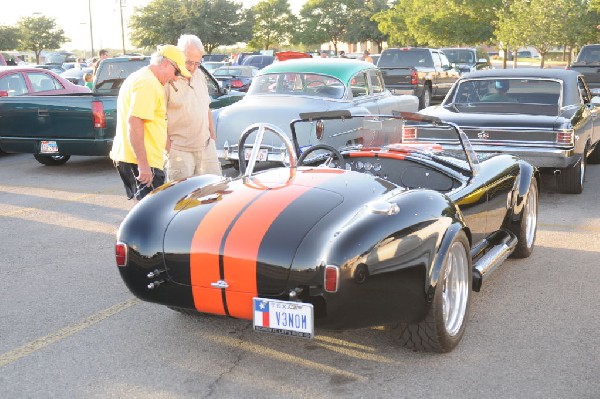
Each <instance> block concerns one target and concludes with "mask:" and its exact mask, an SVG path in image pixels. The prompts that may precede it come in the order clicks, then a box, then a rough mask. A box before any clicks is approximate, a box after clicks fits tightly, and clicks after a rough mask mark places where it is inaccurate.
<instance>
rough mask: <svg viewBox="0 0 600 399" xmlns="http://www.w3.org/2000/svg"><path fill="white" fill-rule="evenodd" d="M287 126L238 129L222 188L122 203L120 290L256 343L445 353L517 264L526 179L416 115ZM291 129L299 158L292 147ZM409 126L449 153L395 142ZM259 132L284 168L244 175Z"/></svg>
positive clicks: (520, 170)
mask: <svg viewBox="0 0 600 399" xmlns="http://www.w3.org/2000/svg"><path fill="white" fill-rule="evenodd" d="M300 118H301V119H300V120H296V121H293V122H292V124H291V126H290V128H291V130H292V132H293V135H292V137H293V139H292V141H290V140H289V138H288V136H287V134H286V133H285V132H283V131H282V130H280V129H279V128H277V127H275V126H273V125H269V124H262V123H259V124H254V125H252V126H250V127H248V128H247V129H246V130H245V131H244V132H243V133H242V135H241V137H240V142H239V148H245V144H246V142H247V141H248V142H251V141H252V140H251V139H254V141H253V142H254V144H253V149H252V151H251V154H250V156H249V160H248V165H247V166H246V164H245V162H241V163H240V176H239V177H238V178H234V179H230V178H223V177H221V176H213V175H204V176H197V177H192V178H188V179H185V180H180V181H176V182H172V183H169V184H167V185H164V186H162V187H160V188H158V189H157V190H155V191H154V192H153V193H152V194H150V195H149V196H148V197H146V198H145V199H144V200H142V201H141V202H140V203H139V204H138V205H136V207H135V208H134V209H133V210H132V211H131V212H130V213H129V215H128V216H127V218H126V219H125V220H124V221H123V223H122V224H121V227H120V229H119V233H118V236H117V246H116V254H117V264H118V270H119V272H120V273H121V276H122V278H123V280H124V281H125V283H126V285H127V286H128V287H129V289H130V290H131V291H132V292H133V293H134V294H135V295H136V296H138V297H139V298H141V299H143V300H146V301H150V302H156V303H160V304H163V305H167V306H169V307H172V308H174V309H175V310H181V311H184V312H202V313H212V314H218V315H224V316H230V317H236V318H242V319H253V323H254V329H255V330H257V331H268V332H275V333H282V334H287V335H295V336H303V337H312V335H313V331H312V329H310V328H308V330H307V325H312V324H311V323H312V320H313V316H314V323H315V324H316V325H317V326H318V327H323V328H334V329H346V328H361V327H369V326H377V325H381V324H386V323H393V322H401V323H403V324H402V327H401V329H400V331H401V334H400V339H401V340H402V342H403V343H404V344H406V345H407V346H409V347H413V348H418V349H428V350H434V351H441V352H444V351H449V350H451V349H452V348H453V347H454V346H455V345H456V344H457V343H458V341H459V340H460V338H461V336H462V334H463V332H464V329H465V325H466V321H467V319H468V308H469V301H470V296H471V289H473V290H476V291H479V289H480V288H481V284H482V282H483V281H485V280H486V279H487V278H488V277H489V275H490V274H491V272H492V271H493V270H494V269H495V268H496V267H497V266H499V265H500V264H501V263H502V261H503V260H504V259H505V258H506V257H508V256H509V255H510V254H511V253H512V254H513V255H514V256H516V257H527V256H529V254H530V253H531V251H532V250H533V246H534V240H535V231H536V226H537V187H538V182H537V178H538V176H537V171H536V169H535V168H534V167H533V166H531V165H530V164H528V163H527V162H524V161H522V160H519V159H518V158H516V157H514V156H511V155H507V154H488V155H483V156H478V155H477V154H476V153H474V152H473V151H472V150H471V148H470V145H469V143H468V140H467V139H466V137H465V136H464V134H462V133H460V132H459V131H458V130H457V129H456V128H454V127H453V126H450V125H447V124H444V123H442V122H440V121H439V120H437V119H436V118H429V119H427V118H425V117H423V116H422V115H418V114H402V115H401V116H389V115H388V116H375V115H368V116H351V115H350V113H349V112H348V111H332V112H315V113H310V114H301V115H300ZM302 125H304V126H305V128H308V127H312V132H313V137H312V140H311V142H312V144H313V145H311V146H305V147H303V148H300V146H299V144H298V141H297V140H296V139H295V137H296V133H295V132H296V129H301V126H302ZM417 127H418V128H420V129H434V130H435V129H442V130H450V131H452V132H454V133H455V134H456V137H457V140H458V141H460V142H461V143H462V145H463V150H461V151H457V152H455V151H450V152H448V151H444V150H443V149H442V148H441V147H440V146H439V145H429V144H427V145H420V144H411V143H407V141H408V140H409V137H410V136H411V135H412V134H413V132H414V129H415V128H417ZM347 130H357V131H359V132H360V133H362V136H361V138H360V139H359V140H356V141H355V143H354V144H353V145H351V146H346V147H344V148H340V149H339V150H340V151H339V152H338V150H337V149H335V148H333V147H331V146H329V145H327V144H326V143H327V142H328V141H329V139H330V138H331V137H332V136H333V135H336V134H340V132H342V131H347ZM271 134H274V135H276V136H277V137H279V138H280V139H281V141H282V143H283V144H282V149H283V151H286V152H287V154H288V166H287V167H280V168H272V169H267V170H263V171H261V172H255V171H254V167H255V164H256V161H257V154H258V151H259V149H260V146H261V143H262V139H263V138H266V137H267V136H268V135H271ZM297 154H302V155H300V157H298V156H297ZM242 159H243V158H242ZM265 308H266V309H267V310H268V311H267V313H265ZM271 310H272V312H273V313H271ZM304 310H307V311H308V310H310V313H307V314H303V315H300V314H298V313H297V312H303V311H304Z"/></svg>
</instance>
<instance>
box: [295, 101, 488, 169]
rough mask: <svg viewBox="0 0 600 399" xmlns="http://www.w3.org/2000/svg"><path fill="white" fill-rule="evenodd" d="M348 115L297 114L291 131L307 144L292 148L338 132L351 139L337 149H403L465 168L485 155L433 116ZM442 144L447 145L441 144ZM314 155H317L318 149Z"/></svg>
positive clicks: (475, 165)
mask: <svg viewBox="0 0 600 399" xmlns="http://www.w3.org/2000/svg"><path fill="white" fill-rule="evenodd" d="M336 113H337V115H336ZM344 115H346V116H344ZM348 115H349V113H348V112H347V111H331V112H321V113H308V114H300V118H301V119H302V120H297V121H295V122H294V123H293V132H294V133H293V135H294V136H295V137H299V136H302V137H303V139H306V138H307V137H308V140H307V142H308V144H306V145H304V146H302V147H301V148H300V147H299V146H298V145H295V146H296V150H297V151H299V152H300V153H302V152H304V151H305V150H306V149H308V148H310V147H311V146H314V145H317V144H327V143H331V142H333V141H335V139H336V138H339V137H340V136H346V137H348V138H351V139H349V140H347V142H346V145H344V146H342V147H340V148H336V149H337V150H339V151H340V152H345V151H357V152H361V153H363V154H367V153H370V152H373V151H379V155H378V156H379V157H385V156H384V155H382V152H383V153H385V152H390V153H396V154H397V153H406V154H408V155H407V156H412V157H416V158H418V157H421V158H435V159H436V160H437V161H438V162H440V163H442V164H446V165H448V166H451V167H454V168H459V169H462V170H464V171H466V172H470V171H473V170H476V169H478V167H479V166H478V165H479V161H480V160H481V159H483V158H485V157H487V156H489V155H483V157H482V156H480V155H479V154H476V153H475V151H474V150H473V148H472V146H471V144H470V142H469V139H468V138H467V137H466V135H465V133H464V132H462V131H461V130H459V129H457V128H456V127H454V126H452V125H449V124H446V123H444V122H442V121H440V120H439V119H437V118H428V117H424V116H423V115H420V114H412V113H402V115H397V116H396V115H394V116H390V115H365V116H351V117H350V116H348ZM431 137H436V138H437V139H430V138H431ZM439 137H444V139H443V140H440V139H439ZM338 141H339V140H338ZM445 144H449V145H450V146H447V147H444V145H445ZM457 144H460V145H458V146H457ZM315 156H316V157H318V156H319V155H318V153H316V155H315Z"/></svg>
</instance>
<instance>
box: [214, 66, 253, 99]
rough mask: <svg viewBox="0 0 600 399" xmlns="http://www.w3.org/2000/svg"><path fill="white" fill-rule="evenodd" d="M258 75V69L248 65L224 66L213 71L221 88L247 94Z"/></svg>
mask: <svg viewBox="0 0 600 399" xmlns="http://www.w3.org/2000/svg"><path fill="white" fill-rule="evenodd" d="M257 74H258V68H255V67H253V66H247V65H228V66H222V67H219V68H217V69H215V70H213V71H212V75H213V76H214V77H215V79H217V80H218V81H219V82H221V87H224V88H227V89H235V90H237V91H241V92H247V91H248V88H249V87H250V83H252V79H253V78H254V77H255V76H256V75H257Z"/></svg>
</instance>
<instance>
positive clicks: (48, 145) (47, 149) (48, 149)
mask: <svg viewBox="0 0 600 399" xmlns="http://www.w3.org/2000/svg"><path fill="white" fill-rule="evenodd" d="M40 152H41V153H42V154H58V145H56V141H42V142H41V145H40Z"/></svg>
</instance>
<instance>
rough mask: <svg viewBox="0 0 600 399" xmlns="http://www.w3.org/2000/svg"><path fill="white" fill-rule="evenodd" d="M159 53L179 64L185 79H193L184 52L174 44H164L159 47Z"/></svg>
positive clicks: (178, 66)
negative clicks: (186, 64)
mask: <svg viewBox="0 0 600 399" xmlns="http://www.w3.org/2000/svg"><path fill="white" fill-rule="evenodd" d="M157 52H158V54H160V55H162V56H163V57H165V58H168V59H170V60H171V61H173V62H174V63H175V64H177V68H179V72H181V74H182V75H183V76H184V77H186V78H188V79H189V78H191V77H192V74H191V73H190V71H188V70H187V68H186V67H185V55H184V54H183V51H181V50H180V49H179V48H177V46H173V45H172V44H164V45H162V46H158V49H157Z"/></svg>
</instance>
